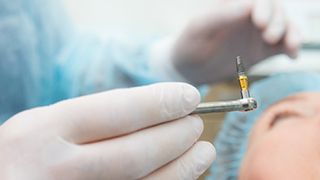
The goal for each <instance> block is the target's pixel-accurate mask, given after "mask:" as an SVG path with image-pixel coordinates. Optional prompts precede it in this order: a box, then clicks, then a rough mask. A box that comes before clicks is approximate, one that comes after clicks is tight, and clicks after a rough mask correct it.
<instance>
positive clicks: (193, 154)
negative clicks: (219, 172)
mask: <svg viewBox="0 0 320 180" xmlns="http://www.w3.org/2000/svg"><path fill="white" fill-rule="evenodd" d="M215 156H216V152H215V149H214V147H213V145H212V144H211V143H209V142H197V143H196V144H195V145H194V146H193V147H192V148H191V149H189V150H188V151H187V152H186V153H185V154H183V155H182V156H181V157H179V158H178V159H176V160H174V161H172V162H170V163H169V164H167V165H166V166H164V167H162V168H160V169H159V170H157V171H155V172H153V173H152V174H151V175H149V176H147V177H145V178H143V179H144V180H162V179H167V180H195V179H198V178H199V176H200V175H202V174H203V173H204V172H205V170H207V169H208V168H209V167H210V165H211V163H212V162H213V160H214V159H215Z"/></svg>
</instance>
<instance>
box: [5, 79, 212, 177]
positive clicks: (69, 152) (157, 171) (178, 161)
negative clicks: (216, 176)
mask: <svg viewBox="0 0 320 180" xmlns="http://www.w3.org/2000/svg"><path fill="white" fill-rule="evenodd" d="M199 101H200V96H199V93H198V91H197V90H196V89H195V88H194V87H192V86H190V85H187V84H183V83H163V84H156V85H150V86H145V87H138V88H131V89H120V90H114V91H109V92H104V93H100V94H95V95H90V96H84V97H80V98H76V99H71V100H66V101H62V102H59V103H57V104H54V105H51V106H47V107H40V108H36V109H32V110H28V111H25V112H22V113H19V114H17V115H16V116H14V117H12V118H11V119H9V120H8V121H7V122H6V123H5V124H3V125H2V126H0V179H4V180H9V179H15V180H17V179H23V180H25V179H32V180H38V179H39V180H43V179H46V180H53V179H59V180H61V179H67V180H73V179H76V180H82V179H83V180H87V179H97V180H98V179H140V178H146V179H148V178H149V179H196V178H197V177H198V176H199V175H201V174H202V173H203V172H204V171H205V170H206V169H207V168H208V167H209V166H210V164H211V162H212V161H213V159H214V157H215V151H214V148H213V146H212V145H211V144H210V143H207V142H197V140H198V138H199V136H200V134H201V133H202V130H203V122H202V120H201V119H200V118H199V117H198V116H188V114H189V113H190V112H192V111H193V110H194V109H195V107H196V106H197V104H198V103H199Z"/></svg>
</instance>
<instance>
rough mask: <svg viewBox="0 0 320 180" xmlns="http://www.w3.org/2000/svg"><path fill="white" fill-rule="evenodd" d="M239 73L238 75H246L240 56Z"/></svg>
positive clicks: (238, 58) (238, 57)
mask: <svg viewBox="0 0 320 180" xmlns="http://www.w3.org/2000/svg"><path fill="white" fill-rule="evenodd" d="M237 73H238V74H245V69H244V66H243V63H242V61H241V59H240V56H237Z"/></svg>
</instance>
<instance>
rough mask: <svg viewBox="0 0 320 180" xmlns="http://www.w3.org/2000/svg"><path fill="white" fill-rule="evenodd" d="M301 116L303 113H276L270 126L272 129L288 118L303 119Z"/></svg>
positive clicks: (289, 111) (290, 111)
mask: <svg viewBox="0 0 320 180" xmlns="http://www.w3.org/2000/svg"><path fill="white" fill-rule="evenodd" d="M301 116H302V114H301V112H298V111H295V110H287V111H281V112H278V113H276V114H275V115H274V116H273V119H272V121H271V124H270V126H271V127H272V126H274V125H276V124H277V123H278V122H280V121H282V120H286V119H288V118H292V117H293V118H294V117H301Z"/></svg>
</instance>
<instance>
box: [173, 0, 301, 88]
mask: <svg viewBox="0 0 320 180" xmlns="http://www.w3.org/2000/svg"><path fill="white" fill-rule="evenodd" d="M299 46H300V37H299V34H298V31H297V30H296V29H295V27H294V26H293V25H292V23H291V22H289V21H288V19H287V18H286V16H285V13H284V10H283V9H282V6H281V5H280V2H279V0H236V1H228V0H227V1H226V0H222V1H220V2H219V3H217V4H216V6H215V8H214V9H212V11H211V13H209V14H207V15H205V16H202V17H199V18H197V19H195V20H194V21H192V22H191V23H190V25H189V26H188V27H187V28H186V29H185V31H184V32H183V33H182V35H181V36H180V38H178V40H177V42H176V43H175V45H174V49H173V58H172V59H173V61H174V62H173V64H174V66H175V68H176V69H177V70H178V72H179V73H180V74H181V75H183V77H184V78H186V79H187V80H189V81H190V82H192V83H193V84H195V85H199V84H203V83H214V82H217V81H220V80H223V79H226V78H229V77H231V75H232V74H234V71H235V65H234V64H235V58H236V57H237V56H241V57H242V58H244V62H245V65H246V66H250V65H253V64H255V63H257V62H259V61H261V60H263V59H265V58H266V57H269V56H272V55H276V54H279V53H285V54H287V55H289V56H290V57H292V58H294V57H296V56H297V52H298V49H299Z"/></svg>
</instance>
